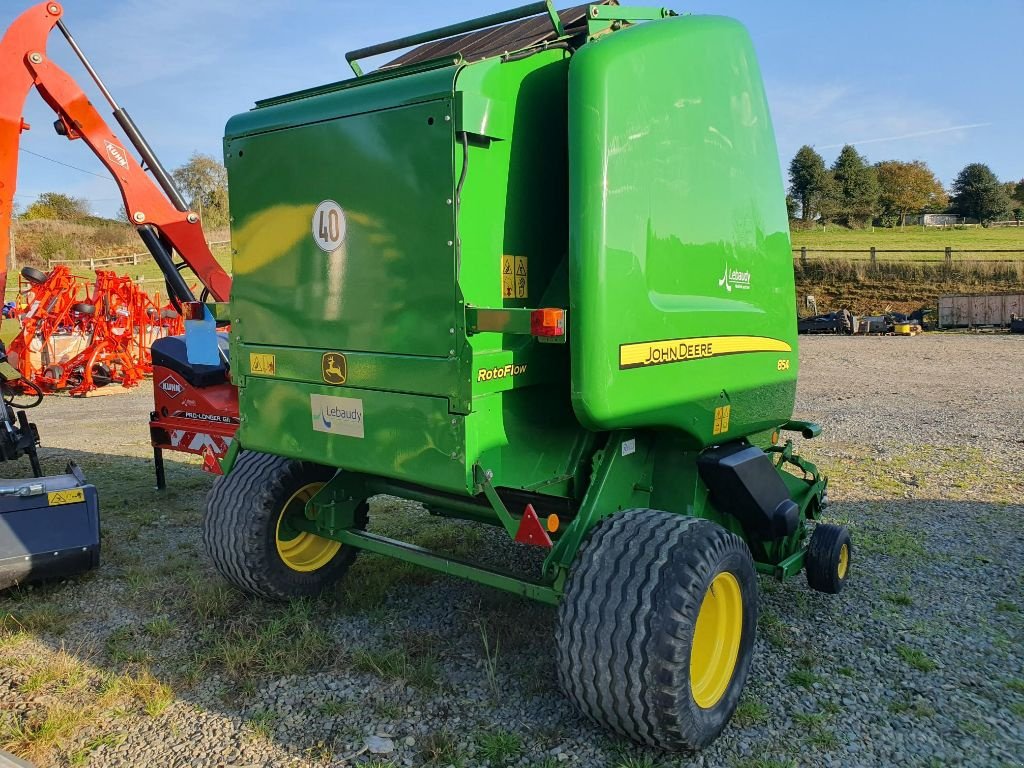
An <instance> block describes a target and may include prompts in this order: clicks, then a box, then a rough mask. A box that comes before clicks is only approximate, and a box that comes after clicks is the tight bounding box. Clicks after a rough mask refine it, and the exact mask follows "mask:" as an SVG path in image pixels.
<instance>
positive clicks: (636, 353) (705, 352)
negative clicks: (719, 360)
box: [619, 336, 793, 370]
mask: <svg viewBox="0 0 1024 768" xmlns="http://www.w3.org/2000/svg"><path fill="white" fill-rule="evenodd" d="M792 351H793V347H791V346H790V345H789V344H787V343H786V342H784V341H780V340H779V339H769V338H767V337H765V336H702V337H700V338H695V339H665V340H664V341H641V342H637V343H635V344H623V345H621V346H620V347H619V368H621V369H623V370H625V369H627V368H643V367H646V366H649V365H665V364H666V363H685V362H689V361H691V360H706V359H707V358H709V357H722V356H723V355H742V354H746V353H747V352H792Z"/></svg>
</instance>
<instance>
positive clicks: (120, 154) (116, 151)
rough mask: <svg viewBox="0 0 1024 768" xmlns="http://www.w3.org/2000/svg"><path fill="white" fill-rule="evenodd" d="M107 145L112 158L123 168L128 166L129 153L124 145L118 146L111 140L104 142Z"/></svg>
mask: <svg viewBox="0 0 1024 768" xmlns="http://www.w3.org/2000/svg"><path fill="white" fill-rule="evenodd" d="M103 143H104V144H106V145H107V154H108V155H110V159H111V160H113V161H114V162H115V163H117V164H118V165H120V166H121V167H122V168H127V167H128V154H127V153H126V152H125V151H124V149H123V148H122V147H119V146H117V144H114V143H113V142H110V141H105V142H103Z"/></svg>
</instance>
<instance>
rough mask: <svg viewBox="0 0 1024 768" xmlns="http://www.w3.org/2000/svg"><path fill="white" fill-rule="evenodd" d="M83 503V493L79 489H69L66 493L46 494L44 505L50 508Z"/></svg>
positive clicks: (54, 492) (53, 492) (51, 492)
mask: <svg viewBox="0 0 1024 768" xmlns="http://www.w3.org/2000/svg"><path fill="white" fill-rule="evenodd" d="M80 501H85V491H84V490H82V489H81V488H69V489H68V490H66V491H50V493H48V494H46V503H47V504H48V505H49V506H51V507H59V506H60V505H61V504H77V503H78V502H80Z"/></svg>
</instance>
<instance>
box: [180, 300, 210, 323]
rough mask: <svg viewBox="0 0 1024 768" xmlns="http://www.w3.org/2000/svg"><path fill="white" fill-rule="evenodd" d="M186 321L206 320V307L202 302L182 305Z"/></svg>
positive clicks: (190, 302) (189, 302)
mask: <svg viewBox="0 0 1024 768" xmlns="http://www.w3.org/2000/svg"><path fill="white" fill-rule="evenodd" d="M181 308H182V310H183V312H182V314H183V315H184V316H185V319H186V320H205V319H206V305H205V304H203V302H201V301H186V302H184V303H183V304H182V305H181Z"/></svg>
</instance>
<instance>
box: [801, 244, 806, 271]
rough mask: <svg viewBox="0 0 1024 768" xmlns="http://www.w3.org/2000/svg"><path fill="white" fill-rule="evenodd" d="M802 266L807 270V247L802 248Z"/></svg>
mask: <svg viewBox="0 0 1024 768" xmlns="http://www.w3.org/2000/svg"><path fill="white" fill-rule="evenodd" d="M800 266H801V267H803V268H804V269H807V246H806V245H802V246H800Z"/></svg>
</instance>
